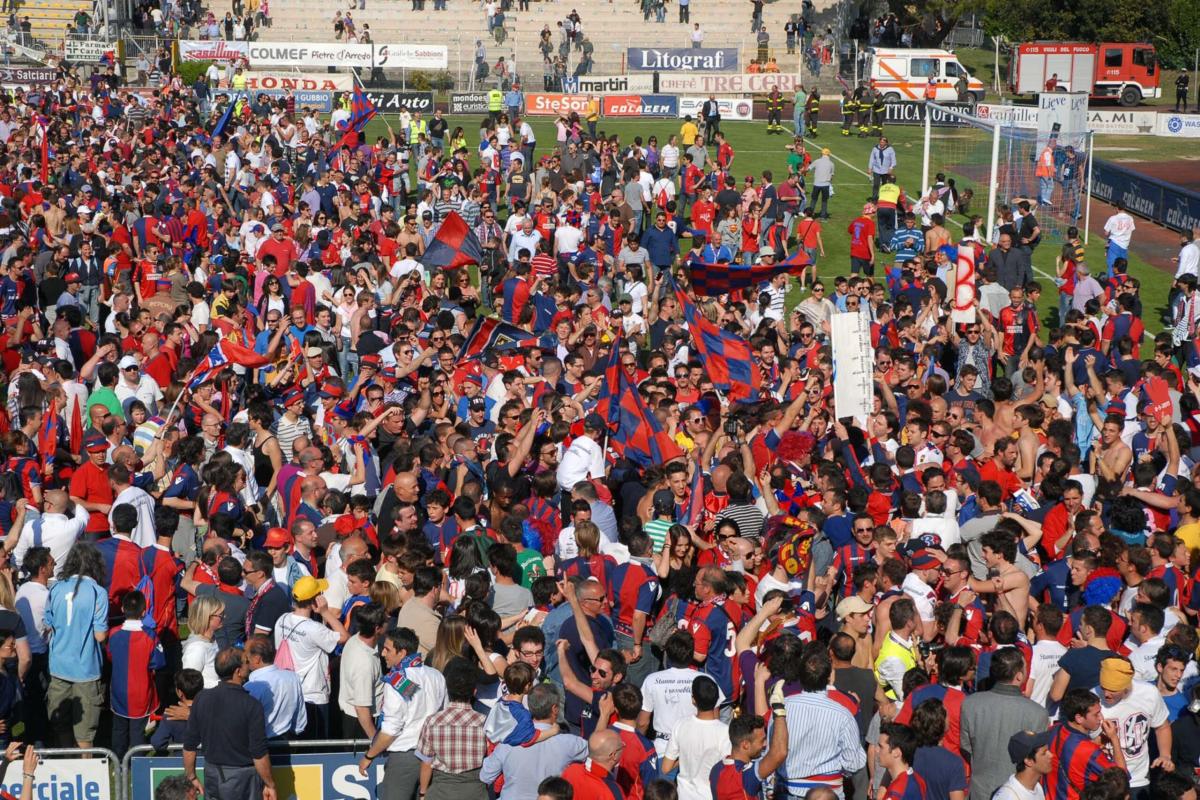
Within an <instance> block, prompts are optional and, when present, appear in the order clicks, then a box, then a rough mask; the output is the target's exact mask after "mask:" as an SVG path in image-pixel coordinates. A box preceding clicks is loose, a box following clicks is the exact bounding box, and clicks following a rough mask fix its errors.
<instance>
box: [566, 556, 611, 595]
mask: <svg viewBox="0 0 1200 800" xmlns="http://www.w3.org/2000/svg"><path fill="white" fill-rule="evenodd" d="M616 567H617V562H616V559H614V558H613V557H612V556H606V555H603V554H600V553H597V554H596V555H592V556H576V557H575V558H568V559H566V560H565V561H563V562H562V564H561V565H560V566H559V568H558V577H559V579H560V580H561V579H562V578H570V577H572V576H576V575H578V576H579V577H580V578H583V579H585V580H586V579H588V578H595V579H596V580H598V581H600V585H601V586H603V587H604V592H605V593H606V594H608V595H609V596H610V597H611V596H612V588H611V587H612V575H613V570H615V569H616Z"/></svg>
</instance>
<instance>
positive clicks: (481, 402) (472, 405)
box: [467, 397, 487, 411]
mask: <svg viewBox="0 0 1200 800" xmlns="http://www.w3.org/2000/svg"><path fill="white" fill-rule="evenodd" d="M467 408H469V409H470V410H472V411H483V410H485V409H486V408H487V400H485V399H484V398H482V397H475V398H472V399H471V401H470V402H469V403H467Z"/></svg>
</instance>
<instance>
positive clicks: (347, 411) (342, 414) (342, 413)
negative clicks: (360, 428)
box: [333, 401, 355, 421]
mask: <svg viewBox="0 0 1200 800" xmlns="http://www.w3.org/2000/svg"><path fill="white" fill-rule="evenodd" d="M354 413H355V412H354V404H353V403H351V402H350V401H346V402H343V403H338V404H337V405H336V406H334V407H333V415H334V416H335V417H337V418H338V419H344V420H347V421H349V420H352V419H354Z"/></svg>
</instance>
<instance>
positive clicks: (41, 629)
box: [17, 581, 50, 655]
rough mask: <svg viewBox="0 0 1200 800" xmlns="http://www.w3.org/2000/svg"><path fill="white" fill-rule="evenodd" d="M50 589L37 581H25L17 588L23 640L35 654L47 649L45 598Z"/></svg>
mask: <svg viewBox="0 0 1200 800" xmlns="http://www.w3.org/2000/svg"><path fill="white" fill-rule="evenodd" d="M49 598H50V589H49V587H47V586H46V585H45V584H42V583H38V582H37V581H26V582H25V583H23V584H21V588H20V589H17V613H18V614H20V615H21V620H22V621H23V622H24V623H25V640H26V641H27V642H29V650H30V652H32V653H33V654H35V655H37V654H40V653H45V652H47V650H48V645H47V644H46V600H48V599H49Z"/></svg>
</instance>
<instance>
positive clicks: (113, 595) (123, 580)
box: [96, 536, 143, 619]
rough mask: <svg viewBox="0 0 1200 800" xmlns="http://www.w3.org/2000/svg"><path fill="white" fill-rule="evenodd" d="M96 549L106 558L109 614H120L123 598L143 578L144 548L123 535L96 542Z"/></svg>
mask: <svg viewBox="0 0 1200 800" xmlns="http://www.w3.org/2000/svg"><path fill="white" fill-rule="evenodd" d="M96 549H97V550H99V551H100V556H101V557H102V558H103V559H104V577H105V580H106V581H107V585H106V588H107V589H108V607H109V614H115V615H119V614H120V613H121V600H122V599H123V598H124V597H125V595H126V594H128V593H129V592H131V591H132V590H134V589H136V588H137V585H138V581H140V580H141V579H142V574H143V573H142V548H140V547H138V546H137V545H136V544H134V543H133V541H132V540H130V539H126V538H124V537H123V536H110V537H108V538H107V539H102V540H100V541H99V542H96ZM109 618H110V619H111V618H112V617H111V616H110V617H109Z"/></svg>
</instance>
